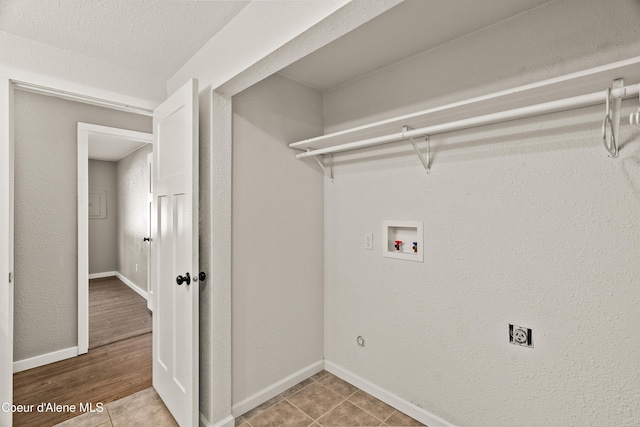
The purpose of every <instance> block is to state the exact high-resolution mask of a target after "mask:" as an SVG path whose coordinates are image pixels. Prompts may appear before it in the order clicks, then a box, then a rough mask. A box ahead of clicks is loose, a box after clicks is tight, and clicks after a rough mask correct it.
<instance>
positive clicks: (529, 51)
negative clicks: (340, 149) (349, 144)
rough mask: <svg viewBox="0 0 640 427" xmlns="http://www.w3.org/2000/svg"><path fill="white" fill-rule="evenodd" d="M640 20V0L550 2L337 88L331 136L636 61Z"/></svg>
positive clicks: (329, 119) (330, 100) (331, 101)
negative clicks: (573, 74) (379, 122)
mask: <svg viewBox="0 0 640 427" xmlns="http://www.w3.org/2000/svg"><path fill="white" fill-rule="evenodd" d="M639 20H640V4H639V3H638V1H637V0H611V1H607V2H601V1H597V0H586V1H585V0H563V1H553V2H549V3H548V4H546V5H543V6H540V7H538V8H536V9H533V10H531V11H529V12H527V13H524V14H521V15H517V16H515V17H513V18H511V19H508V20H505V21H502V22H499V23H497V24H495V25H493V26H490V27H488V28H485V29H482V30H480V31H476V32H474V33H472V34H469V35H467V36H464V37H461V38H459V39H456V40H453V41H451V42H449V43H445V44H443V45H441V46H438V47H435V48H433V49H430V50H427V51H425V52H423V53H421V54H418V55H415V56H413V57H410V58H407V59H405V60H404V61H402V62H399V63H397V64H395V65H392V66H388V67H385V68H383V69H381V70H379V71H377V72H374V73H370V74H367V75H365V76H363V77H361V78H359V79H357V80H355V81H351V82H348V83H346V84H344V85H342V86H338V87H336V88H334V89H332V90H331V91H329V92H327V93H326V94H325V126H326V131H327V132H333V131H336V130H339V129H344V128H348V127H351V126H355V125H358V124H364V123H369V122H372V121H376V120H380V119H383V118H388V117H393V116H397V115H400V114H406V113H411V112H414V111H418V110H421V109H424V108H428V107H434V106H439V105H443V104H446V103H448V102H453V101H458V100H464V99H467V98H470V97H473V96H479V95H486V94H488V93H491V92H495V91H498V90H502V89H509V88H512V87H515V86H518V85H523V84H527V83H531V82H537V81H540V80H543V79H547V78H551V77H555V76H559V75H563V74H567V73H571V72H574V71H580V70H583V69H586V68H590V67H595V66H598V65H602V64H606V63H609V62H614V61H618V60H622V59H628V58H632V57H636V56H638V54H639V52H640V25H638V21H639ZM594 54H597V55H594ZM362 93H366V94H367V95H366V96H364V97H363V96H361V94H362Z"/></svg>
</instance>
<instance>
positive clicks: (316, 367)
mask: <svg viewBox="0 0 640 427" xmlns="http://www.w3.org/2000/svg"><path fill="white" fill-rule="evenodd" d="M323 367H324V362H323V361H319V362H315V363H312V364H311V365H309V366H306V367H304V368H302V369H300V370H299V371H297V372H294V373H293V374H291V375H289V376H288V377H285V378H283V379H281V380H280V381H277V382H275V383H273V384H271V385H270V386H267V387H265V388H263V389H262V390H260V391H259V392H257V393H255V394H253V395H251V396H249V397H247V398H246V399H244V400H243V401H241V402H238V403H236V404H235V405H233V408H232V410H231V413H232V414H233V416H234V417H239V416H240V415H242V414H244V413H245V412H247V411H250V410H252V409H253V408H255V407H257V406H259V405H261V404H263V403H264V402H266V401H267V400H269V399H271V398H273V397H276V396H277V395H279V394H280V393H282V392H283V391H286V390H288V389H290V388H291V387H293V386H294V385H296V384H298V383H299V382H301V381H304V380H306V379H307V378H309V377H311V376H313V375H315V374H317V373H318V372H320V371H322V369H323Z"/></svg>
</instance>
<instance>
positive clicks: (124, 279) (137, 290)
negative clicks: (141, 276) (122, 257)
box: [116, 271, 147, 299]
mask: <svg viewBox="0 0 640 427" xmlns="http://www.w3.org/2000/svg"><path fill="white" fill-rule="evenodd" d="M116 277H117V278H118V279H120V280H122V282H123V283H124V284H125V285H127V286H128V287H130V288H131V290H132V291H134V292H135V293H137V294H138V295H140V296H141V297H142V298H144V299H147V293H146V292H145V291H143V290H142V288H140V287H139V286H138V285H136V284H135V283H133V282H132V281H131V280H130V279H128V278H127V277H125V276H123V275H122V274H120V273H119V272H117V271H116Z"/></svg>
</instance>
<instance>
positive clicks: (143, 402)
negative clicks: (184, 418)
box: [56, 387, 178, 427]
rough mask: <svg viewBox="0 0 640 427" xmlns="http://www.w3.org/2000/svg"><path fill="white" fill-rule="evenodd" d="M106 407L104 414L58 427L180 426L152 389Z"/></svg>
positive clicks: (80, 418)
mask: <svg viewBox="0 0 640 427" xmlns="http://www.w3.org/2000/svg"><path fill="white" fill-rule="evenodd" d="M104 407H105V410H104V411H102V412H94V413H86V414H83V415H80V416H78V417H75V418H71V419H70V420H67V421H65V422H63V423H60V424H57V425H56V427H58V426H62V427H121V426H127V427H129V426H154V427H175V426H177V425H178V424H177V423H176V422H175V420H174V419H173V417H172V416H171V413H169V410H168V409H167V408H166V407H165V406H164V403H162V400H161V399H160V397H159V396H158V394H157V393H156V391H155V390H154V389H153V388H152V387H150V388H148V389H145V390H142V391H140V392H138V393H135V394H132V395H131V396H127V397H125V398H122V399H120V400H116V401H115V402H111V403H107V404H106V405H105V406H104Z"/></svg>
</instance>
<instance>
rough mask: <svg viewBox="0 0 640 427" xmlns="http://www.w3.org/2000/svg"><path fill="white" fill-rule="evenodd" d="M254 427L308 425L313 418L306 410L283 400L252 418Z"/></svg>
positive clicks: (297, 426)
mask: <svg viewBox="0 0 640 427" xmlns="http://www.w3.org/2000/svg"><path fill="white" fill-rule="evenodd" d="M249 423H250V424H251V425H252V426H253V427H308V426H309V425H311V424H313V420H312V419H311V418H309V417H308V416H307V415H306V414H305V413H304V412H302V411H301V410H299V409H297V408H296V407H294V406H293V405H292V404H291V403H289V402H287V401H286V400H283V401H282V402H280V403H278V404H277V405H275V406H273V407H271V408H269V409H268V410H266V411H265V412H263V413H262V414H260V415H258V416H256V417H254V418H252V419H251V420H250V421H249Z"/></svg>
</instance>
